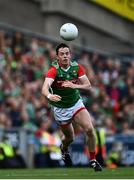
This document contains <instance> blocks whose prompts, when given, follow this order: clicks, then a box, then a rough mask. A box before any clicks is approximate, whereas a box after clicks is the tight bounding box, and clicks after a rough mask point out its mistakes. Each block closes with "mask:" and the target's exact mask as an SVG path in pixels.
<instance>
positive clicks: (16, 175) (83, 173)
mask: <svg viewBox="0 0 134 180" xmlns="http://www.w3.org/2000/svg"><path fill="white" fill-rule="evenodd" d="M0 179H134V167H123V168H117V169H106V168H104V169H103V171H102V172H94V171H93V170H92V169H90V168H57V169H56V168H51V169H50V168H44V169H5V170H3V169H0Z"/></svg>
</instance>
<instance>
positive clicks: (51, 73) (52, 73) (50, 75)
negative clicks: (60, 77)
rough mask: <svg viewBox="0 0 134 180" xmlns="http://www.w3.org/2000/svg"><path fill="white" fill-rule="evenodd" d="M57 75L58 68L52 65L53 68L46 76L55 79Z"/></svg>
mask: <svg viewBox="0 0 134 180" xmlns="http://www.w3.org/2000/svg"><path fill="white" fill-rule="evenodd" d="M56 75H57V70H56V68H55V67H51V68H50V69H49V70H48V72H47V74H46V78H52V79H55V77H56Z"/></svg>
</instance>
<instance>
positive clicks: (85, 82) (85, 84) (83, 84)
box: [62, 64, 91, 90]
mask: <svg viewBox="0 0 134 180" xmlns="http://www.w3.org/2000/svg"><path fill="white" fill-rule="evenodd" d="M78 78H79V81H80V84H74V83H72V82H71V81H65V82H64V83H63V85H62V86H63V87H70V88H73V89H85V90H89V89H91V83H90V81H89V79H88V77H87V76H86V74H85V70H84V68H83V66H82V65H80V64H79V71H78Z"/></svg>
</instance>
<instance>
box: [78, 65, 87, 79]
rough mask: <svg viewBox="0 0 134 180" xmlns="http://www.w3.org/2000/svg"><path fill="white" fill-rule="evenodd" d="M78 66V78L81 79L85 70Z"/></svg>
mask: <svg viewBox="0 0 134 180" xmlns="http://www.w3.org/2000/svg"><path fill="white" fill-rule="evenodd" d="M78 66H79V70H78V77H81V76H83V75H85V74H86V73H85V69H84V67H83V66H82V65H81V64H78Z"/></svg>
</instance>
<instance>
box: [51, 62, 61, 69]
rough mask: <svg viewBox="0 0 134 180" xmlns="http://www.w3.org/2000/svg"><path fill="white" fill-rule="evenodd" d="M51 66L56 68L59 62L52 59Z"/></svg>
mask: <svg viewBox="0 0 134 180" xmlns="http://www.w3.org/2000/svg"><path fill="white" fill-rule="evenodd" d="M51 67H53V68H56V69H58V68H59V64H58V62H57V60H54V61H53V62H52V64H51Z"/></svg>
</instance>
